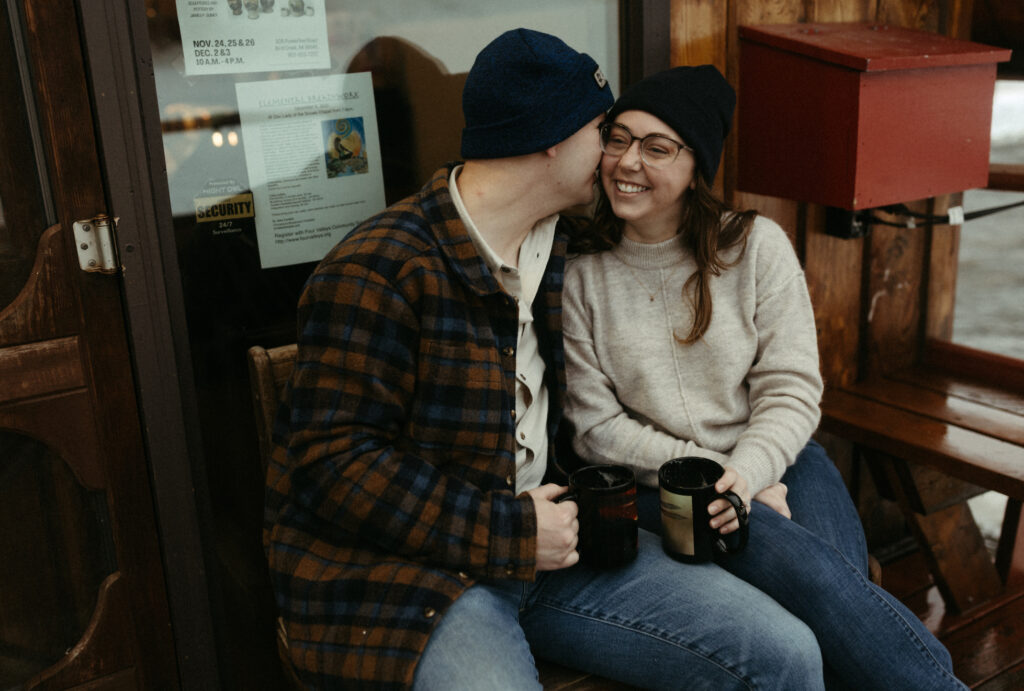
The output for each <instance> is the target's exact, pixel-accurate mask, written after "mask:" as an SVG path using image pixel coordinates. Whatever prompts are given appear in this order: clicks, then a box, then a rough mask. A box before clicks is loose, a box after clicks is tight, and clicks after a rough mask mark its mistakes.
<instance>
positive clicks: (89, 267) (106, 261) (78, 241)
mask: <svg viewBox="0 0 1024 691" xmlns="http://www.w3.org/2000/svg"><path fill="white" fill-rule="evenodd" d="M74 227H75V246H76V247H77V248H78V265H79V266H81V267H82V271H90V272H92V271H96V272H99V273H103V274H116V273H118V271H119V270H120V267H119V266H118V262H117V246H116V245H115V244H114V231H115V229H116V227H117V219H116V218H111V217H110V216H107V215H106V214H100V215H99V216H96V217H95V218H90V219H86V220H84V221H75V225H74Z"/></svg>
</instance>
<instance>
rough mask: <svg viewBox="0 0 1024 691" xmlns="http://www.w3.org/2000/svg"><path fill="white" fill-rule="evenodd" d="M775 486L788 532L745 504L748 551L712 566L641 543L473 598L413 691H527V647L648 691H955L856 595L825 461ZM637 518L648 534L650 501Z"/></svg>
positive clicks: (770, 515) (881, 607) (806, 462)
mask: <svg viewBox="0 0 1024 691" xmlns="http://www.w3.org/2000/svg"><path fill="white" fill-rule="evenodd" d="M783 481H784V482H786V484H787V485H788V486H789V495H788V497H787V499H788V500H789V504H790V508H791V510H792V512H793V520H792V521H790V520H787V519H784V518H783V517H782V516H780V515H779V514H777V513H775V512H774V511H772V510H771V509H769V508H767V507H766V506H764V505H761V504H755V505H754V506H753V507H752V509H751V521H750V542H749V544H748V546H747V549H746V550H745V551H744V552H743V553H741V554H739V555H735V556H729V557H722V558H720V559H719V561H718V563H708V564H699V565H693V564H683V563H680V562H676V561H673V560H672V559H670V558H669V557H667V556H666V555H665V554H664V552H663V551H662V549H661V544H660V540H659V538H658V537H657V535H655V534H654V532H653V531H652V530H646V529H643V528H642V529H641V530H640V545H639V555H638V557H637V559H636V561H635V562H633V563H632V564H630V565H629V566H627V567H624V568H621V569H615V570H609V571H595V570H593V569H589V568H587V567H586V566H584V565H577V566H575V567H572V568H570V569H564V570H561V571H553V572H547V573H541V574H539V575H538V578H537V580H536V582H534V583H522V582H518V581H499V582H488V583H481V584H478V585H476V586H474V587H472V588H470V590H469V591H468V592H466V593H465V594H464V595H463V596H462V597H461V598H459V599H458V600H457V601H456V602H455V604H454V605H453V606H452V607H451V608H450V609H449V611H448V612H447V613H446V614H445V617H444V619H443V620H442V621H441V623H440V624H439V625H438V627H437V629H436V630H435V632H434V634H433V635H432V636H431V639H430V641H429V643H428V645H427V649H426V652H425V653H424V656H423V658H422V659H421V661H420V664H419V666H418V668H417V671H416V688H417V689H474V690H486V689H502V690H507V689H531V688H532V689H535V688H539V684H538V682H537V672H536V668H535V667H534V664H533V657H532V655H531V647H532V650H533V651H534V652H536V653H537V655H538V656H541V657H544V658H548V659H552V660H556V661H558V662H560V663H561V664H564V665H567V666H570V667H575V668H578V669H581V670H586V671H589V672H594V673H597V674H600V675H602V676H606V677H610V678H613V679H618V680H620V681H623V682H626V683H629V684H633V685H635V686H641V687H645V688H666V689H680V688H686V689H800V690H803V689H820V688H823V684H824V681H823V679H824V678H825V677H826V676H827V677H828V678H829V680H830V683H829V686H830V687H833V686H834V687H836V688H842V684H843V683H845V684H846V685H848V686H849V687H851V688H858V689H869V688H898V689H929V690H931V689H946V688H948V689H954V688H956V689H962V688H964V687H963V685H962V684H960V683H959V682H957V681H956V680H955V679H954V678H953V676H952V675H951V673H950V672H949V670H950V659H949V655H948V653H947V652H946V650H945V649H944V648H943V647H942V646H941V644H940V643H939V642H938V641H936V640H935V638H934V637H933V636H932V635H931V634H930V633H928V631H927V630H926V629H925V627H924V626H923V625H922V624H921V623H920V621H919V620H918V619H917V618H916V617H915V616H914V615H913V614H912V613H911V612H909V611H908V610H907V609H906V608H905V607H904V606H903V605H902V604H901V603H899V601H898V600H896V599H895V598H894V597H892V596H891V595H889V594H888V593H886V592H885V591H884V590H882V589H881V588H879V587H877V586H875V585H874V584H872V583H871V582H870V581H869V580H868V578H867V551H866V548H865V543H864V535H863V531H862V530H861V527H860V522H859V520H858V518H857V514H856V511H855V509H854V507H853V503H852V501H850V497H849V494H848V493H847V491H846V487H845V485H843V482H842V478H841V477H840V476H839V473H838V472H837V471H836V469H835V466H834V465H833V464H832V462H831V461H830V460H829V459H828V457H827V456H826V455H825V453H824V451H823V450H822V449H821V447H820V446H818V445H817V444H816V443H814V442H811V443H810V444H809V445H808V446H807V448H805V449H804V451H803V452H802V453H801V455H800V457H799V458H798V460H797V463H796V464H795V465H794V466H793V467H792V468H790V470H789V472H787V473H786V476H785V477H784V478H783ZM640 511H641V526H645V527H646V528H650V529H653V530H657V529H658V521H659V515H658V498H657V492H656V491H654V490H649V491H645V492H642V493H641V500H640ZM822 656H824V660H825V664H824V665H823V662H822ZM826 668H827V669H826ZM838 679H841V680H842V683H840V682H839V681H838Z"/></svg>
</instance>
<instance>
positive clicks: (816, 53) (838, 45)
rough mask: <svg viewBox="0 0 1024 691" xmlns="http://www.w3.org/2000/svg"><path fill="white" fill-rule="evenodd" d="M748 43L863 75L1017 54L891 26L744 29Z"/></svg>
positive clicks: (989, 60) (743, 36)
mask: <svg viewBox="0 0 1024 691" xmlns="http://www.w3.org/2000/svg"><path fill="white" fill-rule="evenodd" d="M739 35H740V38H741V39H742V40H746V41H752V42H755V43H760V44H763V45H765V46H770V47H773V48H777V49H779V50H785V51H789V52H792V53H797V54H799V55H803V56H806V57H808V58H811V59H814V60H820V61H822V62H828V63H833V64H835V65H840V66H843V67H848V68H850V69H854V70H860V71H862V72H882V71H887V70H909V69H918V68H923V67H949V66H954V65H979V64H985V63H996V62H1005V61H1006V60H1009V59H1010V53H1011V51H1010V50H1008V49H1006V48H997V47H994V46H987V45H984V44H981V43H974V42H971V41H961V40H957V39H953V38H947V37H945V36H942V35H940V34H933V33H929V32H926V31H915V30H913V29H904V28H901V27H895V26H888V25H885V24H864V23H834V24H770V25H760V26H741V27H740V28H739Z"/></svg>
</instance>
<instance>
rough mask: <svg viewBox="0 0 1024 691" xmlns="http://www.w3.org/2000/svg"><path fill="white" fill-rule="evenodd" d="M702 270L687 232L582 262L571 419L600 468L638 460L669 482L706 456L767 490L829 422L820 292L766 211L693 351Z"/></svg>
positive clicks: (567, 322)
mask: <svg viewBox="0 0 1024 691" xmlns="http://www.w3.org/2000/svg"><path fill="white" fill-rule="evenodd" d="M736 252H737V250H731V253H732V254H731V255H726V257H727V259H729V260H733V259H735V255H736ZM694 268H695V266H694V262H693V259H692V257H691V256H690V253H689V252H688V251H687V250H685V249H684V248H683V247H682V246H681V244H680V243H679V241H678V239H675V238H674V239H672V240H669V241H667V242H663V243H658V244H643V243H637V242H633V241H631V240H629V239H627V238H623V240H622V242H621V243H620V244H619V245H618V246H617V247H616V248H615V249H613V250H609V251H607V252H602V253H600V254H596V255H586V256H581V257H577V258H575V259H573V260H571V261H570V263H569V267H568V269H567V272H566V283H565V293H564V310H565V313H564V328H565V350H566V376H567V379H568V386H569V396H568V403H567V407H566V414H567V415H568V416H569V418H570V419H571V421H572V422H573V424H574V425H575V427H576V438H575V447H576V451H577V452H578V453H579V454H580V455H581V456H582V457H583V458H585V459H588V460H589V461H592V462H595V463H624V464H627V465H630V466H633V467H634V468H635V469H636V470H637V477H638V479H639V480H640V482H642V483H643V484H646V485H650V486H657V482H658V479H657V471H658V468H659V467H660V466H661V464H662V463H664V462H665V461H667V460H669V459H671V458H676V457H679V456H686V455H700V456H706V457H709V458H713V459H715V460H718V461H719V462H721V463H723V464H728V465H730V466H732V467H734V468H735V469H736V470H737V471H738V472H739V473H740V474H741V475H742V476H743V477H744V478H746V480H747V483H748V486H749V489H750V493H751V495H754V494H757V492H759V491H760V490H762V489H764V488H765V487H767V486H768V485H770V484H772V483H774V482H777V481H778V480H779V478H781V477H782V474H783V473H784V472H785V470H786V468H787V467H788V466H789V465H790V464H792V463H793V462H794V460H795V459H796V455H797V454H798V453H799V452H800V450H801V449H802V448H803V447H804V445H805V444H806V443H807V441H808V439H809V438H810V436H811V433H812V432H814V430H815V428H816V427H817V424H818V420H819V417H820V412H819V408H818V403H819V401H820V398H821V391H822V380H821V375H820V371H819V365H818V347H817V337H816V331H815V325H814V313H813V311H812V308H811V301H810V297H809V296H808V293H807V286H806V283H805V281H804V275H803V271H802V270H801V268H800V264H799V262H798V261H797V258H796V255H795V253H794V252H793V248H792V246H791V245H790V242H789V239H788V238H787V236H786V234H785V232H784V231H783V230H782V228H780V227H779V226H778V224H776V223H775V222H773V221H771V220H769V219H767V218H763V217H758V218H757V219H756V221H755V223H754V227H753V228H752V230H751V233H750V237H749V241H748V243H747V249H746V252H745V253H744V255H743V258H742V260H741V261H740V262H739V264H737V265H736V266H733V267H730V268H728V269H726V270H725V271H724V272H722V274H721V275H720V276H713V277H712V278H711V284H710V285H711V296H712V306H713V312H712V318H711V325H710V327H709V328H708V330H707V332H706V333H705V334H704V337H703V338H702V339H701V340H699V341H698V342H696V343H694V344H692V345H683V344H681V343H679V342H677V341H676V340H675V339H674V338H673V331H674V332H676V333H678V334H679V335H680V336H686V335H687V334H688V333H689V328H690V324H691V323H692V319H693V312H692V309H691V307H690V305H689V301H688V300H686V299H684V298H683V296H682V286H683V283H684V282H685V281H686V279H687V278H688V277H689V276H690V274H692V273H693V271H694ZM652 297H653V299H652Z"/></svg>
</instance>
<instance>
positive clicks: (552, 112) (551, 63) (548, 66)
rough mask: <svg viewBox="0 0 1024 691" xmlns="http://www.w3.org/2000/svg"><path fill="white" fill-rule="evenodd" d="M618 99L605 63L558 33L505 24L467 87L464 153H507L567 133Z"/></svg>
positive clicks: (542, 145) (528, 150)
mask: <svg viewBox="0 0 1024 691" xmlns="http://www.w3.org/2000/svg"><path fill="white" fill-rule="evenodd" d="M613 101H614V97H613V96H612V90H611V87H610V86H608V81H607V80H606V79H605V77H604V75H603V74H602V73H601V69H600V68H599V67H598V66H597V63H596V62H594V59H593V58H591V57H590V56H589V55H587V54H586V53H579V52H577V51H575V50H573V49H572V48H570V47H569V46H567V45H566V44H565V43H564V42H563V41H562V40H561V39H560V38H556V37H555V36H552V35H550V34H545V33H541V32H539V31H533V30H531V29H513V30H511V31H506V32H505V33H503V34H502V35H501V36H499V37H498V38H496V39H494V40H493V41H491V42H490V43H489V44H488V45H487V46H486V47H485V48H484V49H483V50H482V51H480V54H479V55H477V57H476V61H475V62H474V63H473V67H472V68H471V69H470V70H469V75H468V76H467V77H466V85H465V87H463V90H462V112H463V115H465V118H466V127H465V129H463V130H462V157H463V158H466V159H471V158H505V157H507V156H521V155H524V154H532V153H536V152H538V151H543V150H544V149H547V148H548V147H551V146H554V145H555V144H558V143H559V142H561V141H563V140H565V139H568V138H569V137H570V136H571V135H573V134H575V133H576V132H577V131H578V130H579V129H580V128H581V127H583V126H584V125H586V124H587V123H588V122H590V121H591V120H593V119H594V118H596V117H597V116H599V115H601V114H602V113H604V112H605V111H607V110H608V109H609V108H610V107H611V105H612V102H613Z"/></svg>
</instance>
